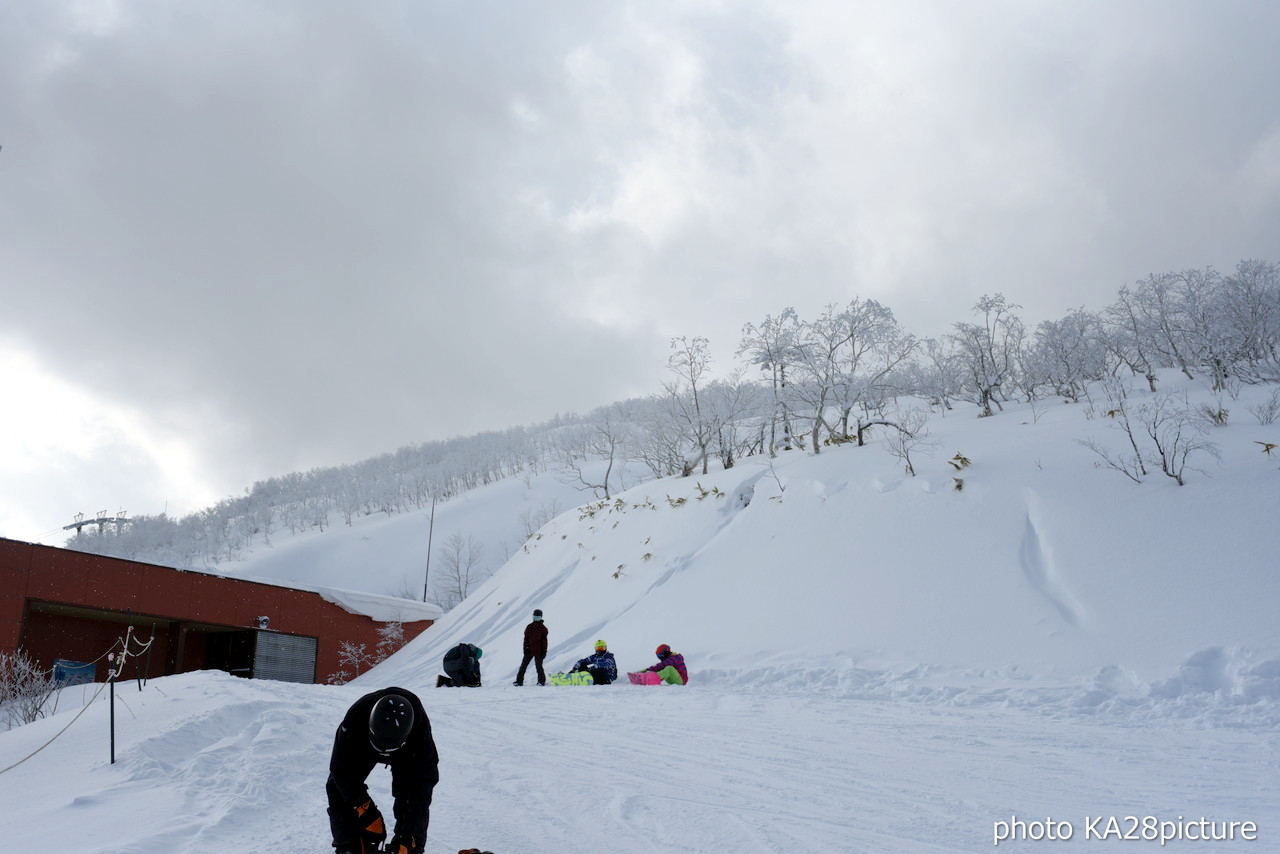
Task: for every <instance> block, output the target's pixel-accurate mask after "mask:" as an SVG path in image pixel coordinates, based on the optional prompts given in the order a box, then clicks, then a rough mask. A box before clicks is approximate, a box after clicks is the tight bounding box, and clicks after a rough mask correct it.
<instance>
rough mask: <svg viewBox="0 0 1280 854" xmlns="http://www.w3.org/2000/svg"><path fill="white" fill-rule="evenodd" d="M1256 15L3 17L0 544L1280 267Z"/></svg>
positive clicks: (248, 10)
mask: <svg viewBox="0 0 1280 854" xmlns="http://www.w3.org/2000/svg"><path fill="white" fill-rule="evenodd" d="M1277 32H1280V4H1278V3H1271V2H1263V0H1256V2H1255V0H1248V2H1220V1H1219V0H1215V2H1196V3H1190V2H1176V0H1152V2H1139V1H1138V0H1105V1H1104V2H1081V0H1073V2H1070V3H1052V4H1050V3H1037V2H1030V0H1009V2H974V1H973V0H966V2H963V3H958V2H942V1H941V0H940V2H902V0H895V1H894V2H876V3H857V2H849V0H832V2H800V3H797V2H794V0H777V2H771V0H743V2H733V0H723V1H722V2H689V0H680V2H654V0H637V2H613V0H610V2H603V1H602V0H592V2H568V1H567V0H556V2H520V3H510V2H506V3H496V2H465V3H463V2H430V3H426V2H405V3H390V2H382V3H380V2H370V3H363V2H362V3H352V2H348V0H343V2H325V1H324V0H294V2H289V0H271V2H256V3H248V2H233V1H232V0H221V2H217V3H212V2H210V3H187V2H182V3H179V2H109V1H108V0H81V2H52V0H9V2H6V3H3V4H0V146H2V148H0V407H2V410H0V411H2V412H3V417H2V418H0V536H10V537H16V538H19V539H41V538H43V540H44V541H45V542H55V543H56V542H61V535H60V534H54V532H55V531H57V529H59V528H60V527H61V526H62V525H64V524H67V523H68V522H70V521H71V518H72V516H73V515H74V514H75V513H77V512H84V513H86V514H93V513H96V512H97V511H99V510H102V509H106V510H108V511H110V512H112V513H114V512H116V511H117V510H119V509H125V510H127V511H129V512H130V513H131V514H134V515H138V514H143V513H147V514H151V513H159V512H161V511H164V510H166V509H167V510H168V512H169V513H171V514H175V515H182V514H185V513H189V512H192V511H193V510H196V509H199V508H200V507H203V506H206V505H208V504H210V503H212V502H214V501H216V500H218V499H220V498H222V497H226V496H228V495H233V494H239V493H241V492H242V491H243V489H244V488H245V487H247V486H249V485H250V484H252V482H253V481H254V480H257V479H263V478H266V477H270V476H273V475H279V474H284V473H287V472H290V471H295V470H305V469H307V468H310V467H312V466H317V465H334V464H341V463H346V462H354V461H357V460H360V459H364V458H366V457H369V456H372V455H375V454H378V453H381V452H384V451H391V450H394V449H395V448H397V447H399V446H402V445H405V444H409V443H413V442H420V441H425V440H430V439H439V438H447V437H449V436H454V435H465V434H470V433H474V432H477V431H479V430H482V429H486V428H496V427H507V426H513V425H517V424H533V423H536V422H538V421H541V420H544V419H546V418H549V417H551V416H552V415H554V414H555V413H557V412H564V411H579V412H581V411H586V410H589V409H592V408H594V407H595V406H598V405H601V404H604V403H608V402H611V401H613V400H617V399H621V398H625V397H629V396H633V395H640V394H648V393H651V392H655V391H657V390H658V387H659V386H658V384H659V382H660V381H661V380H662V379H663V378H664V377H665V376H666V374H665V370H664V368H665V363H666V358H667V355H668V352H669V343H670V339H671V337H672V336H677V335H688V336H694V335H701V336H705V337H708V338H709V339H711V342H712V345H713V348H714V352H715V354H716V356H717V361H718V364H719V365H720V367H722V368H724V367H728V366H729V365H730V364H731V363H732V361H733V358H732V354H733V351H734V349H735V347H736V344H737V342H738V337H739V333H740V330H741V327H742V326H743V324H745V323H747V322H758V321H760V320H762V319H763V318H764V317H765V316H766V315H768V314H777V313H778V312H780V311H781V310H782V309H784V308H786V307H787V306H794V307H795V308H796V309H797V310H798V311H799V312H800V314H801V315H802V316H803V317H813V316H814V315H816V314H817V312H818V311H819V310H820V308H821V307H822V306H823V305H825V304H827V303H831V302H836V303H845V302H848V301H849V300H850V299H852V298H853V297H854V296H861V297H863V298H871V299H876V300H879V301H880V302H882V303H884V304H885V305H887V306H888V307H889V308H891V309H892V310H893V311H894V312H895V314H896V315H897V317H898V319H899V320H900V321H901V322H902V324H903V325H904V326H905V327H906V328H907V330H908V331H911V332H914V333H916V334H917V335H922V336H925V335H937V334H940V333H942V332H945V331H946V330H947V329H948V328H949V327H950V325H951V324H952V323H954V322H956V321H962V320H971V319H972V315H971V314H970V309H971V307H972V305H973V304H974V302H975V301H976V300H977V299H978V298H979V297H980V296H981V295H983V294H985V293H995V292H1001V293H1004V294H1005V295H1006V296H1007V297H1008V298H1009V299H1010V300H1011V301H1013V302H1016V303H1019V304H1021V305H1022V306H1023V309H1022V310H1021V312H1020V314H1021V315H1022V317H1023V319H1024V320H1025V321H1027V322H1028V323H1029V324H1031V325H1034V324H1035V323H1038V322H1039V321H1041V320H1046V319H1056V318H1057V317H1060V316H1061V315H1062V314H1065V313H1066V312H1067V311H1068V310H1070V309H1071V308H1074V307H1078V306H1082V305H1083V306H1084V307H1086V308H1091V309H1100V308H1102V307H1103V306H1104V305H1105V304H1106V303H1108V302H1109V301H1110V300H1111V299H1112V298H1113V297H1114V295H1115V292H1116V290H1117V289H1118V288H1119V287H1120V286H1121V285H1123V284H1126V283H1131V282H1133V281H1135V280H1136V279H1139V278H1141V277H1143V276H1145V275H1146V274H1147V273H1150V272H1155V271H1167V270H1177V269H1183V268H1186V267H1203V266H1206V265H1213V266H1216V267H1218V268H1219V269H1224V270H1228V269H1230V268H1231V267H1233V266H1234V264H1235V262H1236V261H1238V260H1240V259H1242V258H1249V257H1257V258H1264V259H1267V260H1273V261H1280V240H1278V238H1280V51H1278V50H1277V49H1276V43H1275V34H1276V33H1277Z"/></svg>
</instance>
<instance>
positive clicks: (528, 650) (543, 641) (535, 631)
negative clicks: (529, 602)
mask: <svg viewBox="0 0 1280 854" xmlns="http://www.w3.org/2000/svg"><path fill="white" fill-rule="evenodd" d="M546 657H547V626H546V624H545V623H543V622H542V609H541V608H537V609H535V610H534V612H533V622H531V623H529V625H527V626H525V627H524V658H523V659H521V660H520V672H519V673H517V674H516V681H515V682H514V683H513V684H515V685H523V684H524V672H525V670H527V669H528V668H529V662H530V661H532V662H533V663H534V665H535V666H536V667H537V668H538V684H539V685H546V684H547V674H546V673H544V672H543V670H542V659H544V658H546Z"/></svg>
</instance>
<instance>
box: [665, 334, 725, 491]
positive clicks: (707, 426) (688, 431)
mask: <svg viewBox="0 0 1280 854" xmlns="http://www.w3.org/2000/svg"><path fill="white" fill-rule="evenodd" d="M671 349H672V351H673V352H672V353H671V357H670V358H669V359H667V369H668V370H670V371H671V373H673V374H675V376H676V379H675V381H673V382H668V383H665V384H664V389H665V391H666V395H667V404H668V406H670V408H671V412H672V414H673V416H674V418H675V421H676V422H677V423H679V424H680V425H681V426H682V427H683V429H684V431H685V435H686V438H687V440H688V443H689V445H690V446H691V447H692V449H693V458H692V459H689V460H686V463H685V465H684V466H683V467H682V474H684V475H686V476H687V475H689V474H692V473H693V469H694V468H695V467H697V466H699V465H700V466H702V473H703V474H706V473H707V466H708V463H709V461H710V457H711V443H712V441H713V440H714V438H715V429H714V426H713V424H712V422H711V416H710V413H709V412H708V411H706V410H705V409H704V407H703V400H702V392H703V388H704V386H705V385H706V383H707V382H709V381H710V379H711V378H710V376H709V375H708V374H709V372H710V370H711V345H710V343H709V342H708V341H707V339H706V338H693V339H692V340H690V339H689V338H686V337H684V336H681V337H679V338H672V339H671Z"/></svg>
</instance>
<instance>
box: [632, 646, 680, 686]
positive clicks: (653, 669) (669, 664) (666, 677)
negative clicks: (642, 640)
mask: <svg viewBox="0 0 1280 854" xmlns="http://www.w3.org/2000/svg"><path fill="white" fill-rule="evenodd" d="M653 652H654V655H656V656H658V663H657V664H653V665H650V666H649V667H646V668H645V669H644V670H641V671H640V672H641V673H656V674H658V675H659V676H660V677H662V681H663V682H666V683H667V684H668V685H687V684H688V682H689V669H688V668H687V667H685V665H684V656H683V655H681V654H680V653H678V652H672V651H671V647H670V646H668V645H667V644H665V643H664V644H659V645H658V648H657V649H655V650H654V651H653Z"/></svg>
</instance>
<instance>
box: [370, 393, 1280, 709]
mask: <svg viewBox="0 0 1280 854" xmlns="http://www.w3.org/2000/svg"><path fill="white" fill-rule="evenodd" d="M1169 381H1170V382H1172V381H1173V379H1172V378H1169ZM1187 390H1188V391H1190V392H1191V393H1192V394H1193V398H1192V400H1193V402H1194V399H1195V398H1194V395H1195V394H1197V393H1200V394H1203V393H1201V392H1198V391H1197V390H1196V389H1195V387H1194V386H1190V385H1188V388H1187ZM1246 391H1247V390H1246ZM1243 403H1244V401H1243V400H1242V401H1241V404H1243ZM1239 412H1240V413H1241V414H1242V415H1243V413H1244V407H1243V405H1241V406H1240V407H1239ZM1108 426H1109V425H1108V423H1107V422H1106V419H1097V420H1088V419H1086V418H1085V417H1084V415H1083V414H1082V407H1080V406H1068V405H1063V404H1057V405H1055V406H1052V407H1049V408H1047V409H1046V410H1043V411H1040V412H1038V413H1033V412H1032V411H1031V410H1030V409H1029V408H1026V407H1010V408H1009V410H1008V411H1006V412H1005V413H1003V414H1001V415H999V416H997V417H995V418H990V419H981V420H979V419H975V418H973V417H972V416H971V414H968V413H965V414H961V413H952V414H951V415H950V416H949V417H947V418H946V419H935V420H934V422H933V423H932V424H931V425H930V427H931V430H932V431H933V433H934V435H935V436H936V437H937V438H938V439H939V441H940V444H939V445H938V446H937V447H936V452H935V453H934V455H933V456H931V457H923V456H917V459H916V460H915V464H916V469H917V471H918V472H919V474H918V476H916V477H910V476H907V475H906V474H904V472H903V467H902V464H901V463H900V461H899V460H898V459H896V458H895V457H893V456H891V455H890V454H887V453H885V452H884V450H883V449H882V448H879V447H877V446H876V445H875V444H874V443H873V444H870V445H868V446H865V447H861V448H859V447H855V446H851V445H846V446H841V447H836V448H828V449H824V450H823V452H822V453H821V454H819V455H817V456H813V455H805V454H801V453H796V452H793V453H790V454H782V455H781V456H780V457H779V458H778V459H777V460H775V461H774V462H773V463H772V464H770V462H769V461H768V460H767V459H763V458H748V459H746V460H743V461H741V463H740V464H739V465H737V466H735V467H734V468H732V469H730V470H728V471H720V472H713V473H711V474H709V475H707V476H700V477H694V478H689V479H683V480H682V479H667V480H662V481H655V482H650V483H646V484H642V485H640V486H638V487H635V488H633V489H631V490H629V491H627V492H626V493H623V494H621V495H619V496H616V500H615V501H612V502H597V503H593V504H588V505H585V506H584V507H582V508H579V509H577V510H574V511H572V512H569V513H566V514H564V515H562V516H560V517H559V518H557V519H556V520H555V521H554V522H552V523H551V524H549V525H548V526H547V527H545V528H544V529H543V530H541V531H540V532H539V533H538V534H537V535H536V536H535V537H534V538H533V539H531V540H530V541H529V542H528V543H526V545H525V546H524V547H523V548H522V549H521V550H520V551H519V552H517V553H516V554H515V555H514V556H513V557H512V558H511V560H510V561H509V562H508V563H507V565H506V566H505V567H504V568H503V569H502V571H501V572H500V573H498V574H497V575H496V576H495V577H494V578H493V579H492V580H491V581H489V582H488V583H486V584H485V585H484V586H483V587H481V588H480V589H479V590H477V591H476V593H475V594H474V595H473V596H472V597H471V598H470V599H469V600H468V601H467V602H466V603H465V604H464V605H463V606H462V607H460V608H459V609H457V610H456V611H455V612H454V613H451V614H449V615H447V616H446V617H445V618H444V619H443V620H442V621H441V622H440V623H438V624H437V626H436V627H435V628H433V630H432V631H430V632H427V633H426V634H424V635H422V636H421V637H420V638H419V639H418V640H417V641H416V642H415V643H414V644H413V645H412V647H411V648H410V649H407V650H405V651H404V652H403V653H401V654H400V655H398V656H396V657H395V658H393V659H392V660H391V661H390V662H388V663H387V664H386V665H384V669H383V670H382V671H380V672H379V674H378V676H377V678H378V679H387V678H391V679H393V680H394V679H395V678H397V677H399V676H400V675H401V674H406V673H408V672H412V671H415V670H417V669H419V668H422V667H433V666H435V664H434V663H435V662H436V661H438V659H439V656H441V655H442V654H443V652H444V650H446V649H447V648H448V647H449V646H451V645H452V644H454V643H456V642H458V641H461V640H466V641H470V642H473V643H477V644H479V645H481V646H482V647H484V648H485V650H486V654H487V658H486V661H485V663H486V668H487V670H488V672H489V673H491V674H492V675H493V678H494V679H496V680H503V681H506V680H508V679H509V678H510V676H511V675H512V674H513V671H514V668H515V666H516V664H517V663H518V661H519V658H520V654H519V653H520V637H521V630H522V628H523V626H524V624H525V623H526V622H527V620H528V616H529V613H530V611H531V610H532V609H533V608H534V607H540V608H542V609H543V610H544V611H545V612H546V614H547V623H548V625H549V626H550V628H551V654H550V661H551V662H553V663H554V664H555V665H556V666H560V665H563V664H566V663H568V662H571V661H572V660H574V659H576V658H577V657H580V656H581V655H584V654H586V652H587V651H588V649H589V646H590V642H591V641H592V640H593V639H594V638H595V637H597V636H607V637H606V639H607V640H608V641H609V643H610V645H611V647H612V648H613V649H614V651H615V652H617V653H618V654H619V656H620V660H621V661H622V663H624V664H625V665H627V666H631V667H636V666H641V665H647V664H649V663H651V660H652V650H653V648H654V647H655V646H656V645H657V644H658V643H660V642H664V643H670V644H672V646H674V647H675V648H676V649H677V650H679V651H681V652H683V653H684V654H685V655H686V657H687V658H688V660H689V662H690V664H691V666H692V668H693V670H694V672H695V674H696V678H698V679H701V680H712V679H723V680H731V681H734V682H742V681H744V680H747V681H749V680H752V679H766V680H772V679H773V678H775V677H776V676H777V675H779V674H782V675H786V676H787V677H788V678H794V679H796V680H798V681H802V682H822V683H824V684H832V685H841V686H844V687H846V688H848V689H850V690H852V689H854V688H855V687H858V686H860V687H861V688H862V689H867V690H869V689H870V688H871V687H874V688H875V689H876V690H880V691H883V692H889V693H894V694H896V693H900V692H910V693H914V692H923V693H925V694H930V695H932V694H935V693H939V692H941V693H944V694H945V693H950V692H952V691H953V690H954V689H955V687H956V686H957V685H960V686H964V687H966V688H969V689H973V690H989V691H992V692H995V693H994V694H993V696H1002V695H1003V694H1005V693H1007V692H1009V691H1013V693H1015V694H1017V693H1019V691H1020V690H1031V689H1034V690H1035V691H1037V692H1038V691H1040V690H1041V689H1046V688H1050V687H1054V688H1061V689H1064V690H1065V691H1066V694H1065V696H1066V697H1069V698H1070V699H1071V701H1072V702H1073V703H1076V704H1090V703H1094V704H1096V703H1100V702H1105V701H1107V700H1110V699H1120V700H1124V699H1126V698H1128V699H1132V698H1136V697H1147V696H1149V695H1150V694H1151V693H1152V692H1155V693H1158V694H1160V695H1161V696H1168V695H1177V694H1181V693H1184V692H1198V691H1200V690H1201V689H1203V688H1206V687H1210V688H1224V689H1227V693H1228V694H1230V695H1231V696H1233V697H1235V699H1237V700H1239V701H1242V702H1248V701H1251V700H1254V699H1259V698H1263V697H1267V698H1280V681H1278V680H1277V676H1278V675H1280V663H1278V662H1280V620H1276V619H1275V614H1276V611H1275V603H1276V602H1277V601H1280V574H1277V573H1276V572H1275V571H1274V567H1275V565H1276V559H1277V555H1280V526H1277V525H1276V524H1275V507H1276V498H1277V497H1278V496H1280V473H1278V472H1277V470H1276V461H1275V460H1271V459H1268V458H1267V457H1266V456H1265V455H1264V454H1263V453H1262V452H1261V448H1260V446H1259V445H1258V444H1256V442H1259V441H1276V440H1277V438H1278V437H1277V434H1278V433H1280V428H1278V427H1276V426H1275V425H1271V426H1262V425H1259V424H1257V422H1256V420H1255V421H1254V423H1252V424H1250V423H1247V421H1246V419H1245V417H1241V418H1239V419H1238V420H1235V421H1233V422H1229V424H1228V425H1227V426H1225V427H1222V428H1219V429H1216V430H1215V431H1214V432H1213V434H1212V435H1211V437H1210V438H1211V439H1212V440H1213V441H1214V442H1216V443H1217V444H1218V445H1219V447H1220V450H1221V454H1222V463H1223V464H1222V466H1221V468H1219V467H1218V465H1217V463H1216V462H1215V461H1214V460H1213V459H1212V458H1211V457H1208V456H1206V457H1204V458H1203V459H1202V460H1201V462H1202V463H1203V464H1204V472H1203V473H1199V472H1193V473H1189V474H1188V483H1187V485H1186V486H1182V487H1179V486H1177V485H1176V484H1175V482H1174V481H1173V480H1172V479H1170V478H1166V477H1163V476H1160V475H1159V473H1158V472H1157V474H1156V475H1154V476H1151V477H1149V478H1148V479H1147V480H1146V481H1145V482H1143V483H1141V484H1137V483H1133V482H1132V481H1130V480H1128V479H1126V478H1125V477H1124V476H1122V475H1121V474H1119V473H1118V472H1115V471H1112V470H1109V469H1106V468H1099V467H1097V465H1096V463H1097V462H1098V461H1099V458H1098V457H1097V456H1096V455H1095V454H1094V453H1093V452H1092V451H1091V450H1089V449H1088V448H1086V447H1084V446H1082V445H1081V444H1079V443H1077V442H1076V441H1074V440H1075V439H1076V438H1080V437H1084V436H1087V435H1090V434H1095V435H1099V436H1100V437H1101V438H1102V439H1104V440H1105V441H1110V442H1119V441H1121V440H1122V439H1123V435H1122V434H1120V433H1119V432H1118V431H1116V430H1113V429H1108ZM955 454H963V455H964V456H965V457H966V458H968V459H969V460H970V461H971V463H972V465H971V466H970V467H968V468H966V469H965V470H964V471H962V472H957V471H956V470H955V468H954V467H953V466H952V465H951V464H950V463H949V460H950V458H951V457H952V456H953V455H955ZM954 477H960V478H963V481H964V485H963V489H961V490H957V489H956V488H955V486H956V483H955V480H954V479H953V478H954ZM1015 689H1016V690H1015ZM1035 696H1041V695H1040V694H1036V695H1035Z"/></svg>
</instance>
